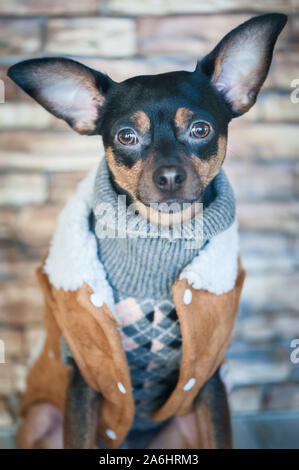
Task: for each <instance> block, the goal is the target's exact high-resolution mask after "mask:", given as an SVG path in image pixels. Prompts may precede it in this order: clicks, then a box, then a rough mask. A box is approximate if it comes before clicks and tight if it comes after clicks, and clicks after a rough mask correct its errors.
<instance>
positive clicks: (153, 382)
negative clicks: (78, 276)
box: [93, 160, 235, 433]
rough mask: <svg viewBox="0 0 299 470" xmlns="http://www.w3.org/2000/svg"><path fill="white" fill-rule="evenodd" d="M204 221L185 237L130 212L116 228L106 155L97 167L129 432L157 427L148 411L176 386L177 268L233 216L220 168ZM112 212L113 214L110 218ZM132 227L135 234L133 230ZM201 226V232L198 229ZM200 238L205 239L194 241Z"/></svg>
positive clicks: (99, 220) (103, 256) (99, 219)
mask: <svg viewBox="0 0 299 470" xmlns="http://www.w3.org/2000/svg"><path fill="white" fill-rule="evenodd" d="M207 194H208V197H206V198H205V201H204V208H203V218H202V217H201V219H200V220H201V222H202V224H201V225H200V224H199V223H198V220H197V217H200V216H201V215H199V216H197V217H195V218H194V219H192V220H191V221H190V222H188V223H186V224H184V227H183V228H184V230H183V231H182V232H180V236H177V234H176V233H175V232H173V231H171V230H170V232H169V231H168V233H167V236H164V235H163V234H162V235H160V236H150V235H149V233H150V231H151V229H152V227H150V224H149V223H148V222H147V221H145V220H144V219H142V218H141V216H139V215H136V214H130V215H128V214H126V216H127V223H126V228H125V233H123V228H122V232H121V235H120V233H117V231H116V230H115V226H116V222H118V219H119V218H120V217H122V215H120V214H121V211H122V210H123V211H125V210H126V207H125V203H124V202H123V203H122V204H120V200H119V198H118V194H117V193H116V192H115V190H114V188H113V186H112V184H111V181H110V177H109V170H108V167H107V164H106V161H105V160H103V161H102V162H101V164H100V166H99V169H98V172H97V176H96V179H95V186H94V198H93V212H94V215H95V233H96V235H97V240H98V256H99V257H100V260H101V262H102V263H103V265H104V268H105V271H106V273H107V278H108V281H109V282H110V284H111V286H112V289H113V293H114V300H115V304H116V305H115V307H116V312H117V315H118V317H119V319H120V322H121V324H122V330H121V335H122V340H123V346H124V349H125V351H126V354H127V359H128V364H129V368H130V373H131V379H132V385H133V394H134V400H135V406H136V414H135V420H134V423H133V428H132V432H133V433H134V432H136V431H138V432H139V431H141V430H142V431H145V430H151V429H152V430H154V429H155V428H156V427H157V423H155V422H153V421H151V420H150V418H149V413H150V412H151V411H152V410H154V409H157V408H158V407H159V406H161V405H162V403H163V402H164V401H165V400H166V399H167V397H168V396H169V395H170V393H171V392H172V390H173V388H174V387H175V385H176V382H177V378H178V372H179V368H180V360H181V333H180V326H179V322H178V319H177V315H176V312H175V308H174V303H173V298H172V293H171V286H172V285H173V283H174V282H175V281H176V280H177V279H178V277H179V274H180V272H181V271H182V270H183V268H184V267H185V266H186V265H187V264H189V263H190V262H191V261H192V260H193V258H194V257H195V256H196V255H197V254H198V252H199V250H201V249H203V248H204V247H205V245H206V243H208V242H209V240H211V238H212V237H213V236H215V235H216V234H218V233H219V232H222V231H224V230H226V229H227V228H228V227H229V226H230V225H231V224H232V222H233V221H234V218H235V201H234V195H233V191H232V189H231V186H230V184H229V182H228V180H227V178H226V176H225V173H224V172H223V170H221V171H220V173H219V174H218V175H217V176H216V178H215V179H214V180H213V182H212V183H211V185H210V188H209V191H207ZM110 215H112V217H110ZM132 227H134V236H132ZM199 230H200V232H201V233H196V231H197V232H198V231H199ZM194 240H197V241H198V240H200V243H195V244H194V243H190V242H191V241H194Z"/></svg>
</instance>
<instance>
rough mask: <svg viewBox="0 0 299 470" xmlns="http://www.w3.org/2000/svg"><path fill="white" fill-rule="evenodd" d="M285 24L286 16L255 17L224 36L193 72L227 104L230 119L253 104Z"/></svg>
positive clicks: (273, 14) (276, 14)
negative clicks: (208, 82)
mask: <svg viewBox="0 0 299 470" xmlns="http://www.w3.org/2000/svg"><path fill="white" fill-rule="evenodd" d="M286 22H287V17H286V15H283V14H279V13H270V14H266V15H261V16H256V17H254V18H252V19H250V20H248V21H246V22H245V23H243V24H241V25H240V26H238V27H237V28H236V29H233V30H232V31H231V32H230V33H228V34H227V35H226V36H225V37H224V38H223V39H222V41H220V42H219V44H218V45H217V46H216V47H215V49H214V50H213V51H212V52H211V53H210V54H209V55H207V56H206V57H204V59H203V60H202V61H200V62H199V63H198V65H197V68H196V70H195V72H194V73H195V74H196V73H197V72H198V71H201V72H203V73H204V74H205V75H208V77H209V78H210V79H211V81H212V83H213V84H214V85H215V87H216V88H217V90H219V91H220V92H221V93H222V94H223V96H224V98H225V101H226V103H227V104H228V105H229V107H230V109H231V111H232V115H233V117H235V116H238V115H240V114H243V113H245V112H246V111H248V110H249V109H250V108H251V106H252V105H253V104H254V103H255V101H256V98H257V95H258V92H259V90H260V88H261V86H262V84H263V82H264V80H265V78H266V76H267V73H268V70H269V67H270V64H271V60H272V54H273V48H274V45H275V42H276V40H277V38H278V35H279V33H280V32H281V30H282V29H283V27H284V25H285V24H286Z"/></svg>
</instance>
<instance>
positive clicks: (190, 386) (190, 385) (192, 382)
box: [184, 377, 196, 391]
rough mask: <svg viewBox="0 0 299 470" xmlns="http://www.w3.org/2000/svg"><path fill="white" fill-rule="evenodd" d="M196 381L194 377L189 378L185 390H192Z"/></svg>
mask: <svg viewBox="0 0 299 470" xmlns="http://www.w3.org/2000/svg"><path fill="white" fill-rule="evenodd" d="M195 382H196V379H195V378H194V377H192V379H190V380H188V382H187V383H186V385H185V387H184V390H185V391H187V390H190V389H191V388H192V387H193V386H194V385H195Z"/></svg>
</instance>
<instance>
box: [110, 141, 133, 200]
mask: <svg viewBox="0 0 299 470" xmlns="http://www.w3.org/2000/svg"><path fill="white" fill-rule="evenodd" d="M106 159H107V163H108V165H109V168H110V170H111V171H112V174H113V176H114V180H115V182H116V183H117V184H118V185H119V186H120V187H121V188H123V189H124V190H125V191H127V192H128V193H129V194H130V195H131V196H132V198H133V199H134V200H136V189H137V184H138V181H139V177H140V174H141V170H142V162H141V160H138V161H137V163H136V164H135V165H134V166H133V167H131V168H127V167H126V166H124V165H120V164H118V163H117V162H116V161H115V158H114V154H113V150H112V148H111V147H108V148H107V149H106Z"/></svg>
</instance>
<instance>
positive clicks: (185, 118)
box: [174, 108, 193, 129]
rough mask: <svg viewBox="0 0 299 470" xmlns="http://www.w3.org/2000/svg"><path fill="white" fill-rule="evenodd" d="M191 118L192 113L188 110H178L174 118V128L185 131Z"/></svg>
mask: <svg viewBox="0 0 299 470" xmlns="http://www.w3.org/2000/svg"><path fill="white" fill-rule="evenodd" d="M192 116H193V111H191V109H188V108H178V109H177V111H176V113H175V116H174V124H175V126H176V127H180V128H181V129H185V127H186V126H187V125H188V122H189V120H190V118H191V117H192Z"/></svg>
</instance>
